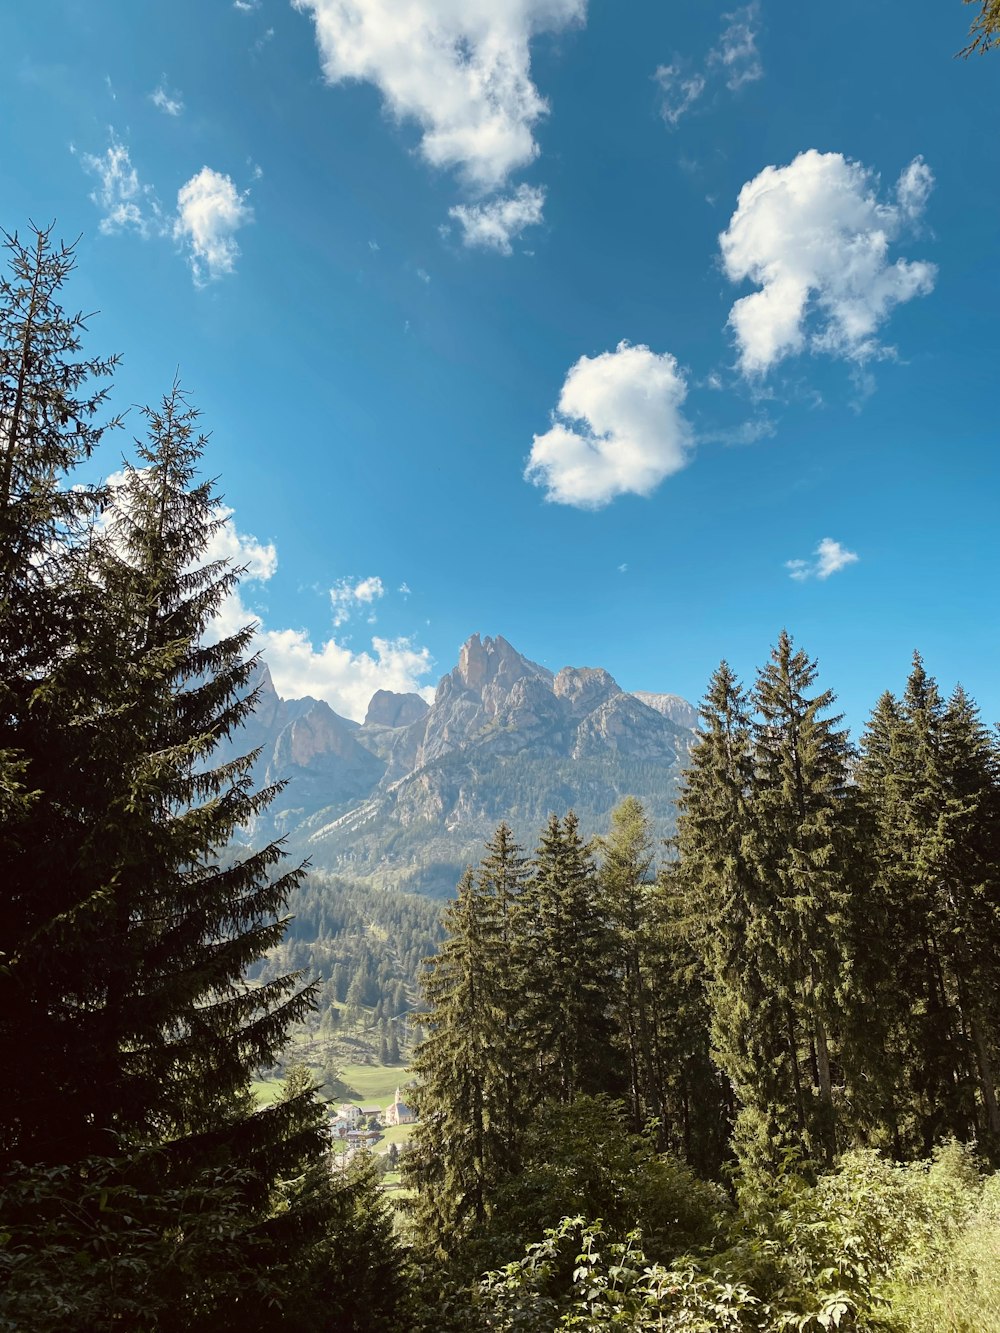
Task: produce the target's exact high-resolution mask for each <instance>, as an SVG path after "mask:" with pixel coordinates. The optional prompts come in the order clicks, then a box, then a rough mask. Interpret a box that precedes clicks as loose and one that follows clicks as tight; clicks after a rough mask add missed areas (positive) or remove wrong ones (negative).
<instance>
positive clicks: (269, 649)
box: [101, 469, 434, 721]
mask: <svg viewBox="0 0 1000 1333" xmlns="http://www.w3.org/2000/svg"><path fill="white" fill-rule="evenodd" d="M147 471H148V470H147V469H139V470H137V472H135V473H133V474H132V475H133V476H135V477H137V478H138V480H139V481H140V482H141V481H142V480H143V478H144V477H145V476H146V474H147ZM128 476H129V474H128V473H127V472H126V471H124V470H123V471H121V472H114V473H112V474H111V476H109V477H108V479H107V484H108V486H109V487H110V488H111V491H112V494H113V495H115V494H120V488H121V486H122V483H123V482H124V481H125V480H126V478H127V477H128ZM214 517H215V518H216V519H217V520H218V524H217V526H216V528H215V531H214V532H213V534H212V536H211V539H210V541H209V543H208V546H207V547H206V549H205V551H204V552H203V553H202V555H201V558H200V559H199V561H198V567H199V568H201V567H203V566H204V565H207V564H211V563H212V562H213V561H216V560H229V561H230V563H231V564H232V565H233V566H234V567H236V568H242V569H244V570H245V573H244V574H243V576H242V578H241V580H240V582H239V584H238V585H237V587H236V588H234V589H233V590H232V592H230V593H229V595H228V596H227V597H226V599H225V601H224V602H223V604H222V606H221V607H220V608H219V611H218V613H217V615H216V616H215V618H214V620H213V622H212V624H211V627H210V631H209V636H208V637H209V638H210V639H211V640H213V641H217V640H218V639H221V638H225V637H226V636H227V635H230V634H235V633H236V632H237V631H238V630H241V629H243V628H244V626H246V625H249V624H255V625H256V633H255V635H254V639H253V642H252V643H251V645H250V648H249V651H250V652H258V651H259V652H261V653H263V655H264V658H265V660H266V662H267V664H268V666H269V667H270V670H271V677H272V679H273V681H274V686H275V689H276V690H277V691H278V693H279V694H280V695H282V696H284V697H285V698H286V699H299V698H302V697H303V696H304V695H307V694H308V695H311V696H312V697H313V698H314V699H325V700H326V702H327V703H328V704H329V705H330V707H331V708H333V709H334V710H335V711H336V712H338V713H340V714H341V716H343V717H351V718H355V719H356V720H358V721H361V720H363V718H364V716H365V712H366V711H367V708H368V703H369V701H370V699H371V697H372V695H373V694H374V693H375V691H376V690H396V691H398V692H399V693H401V694H409V693H416V694H420V695H422V696H423V697H424V698H425V699H427V700H428V702H430V700H431V699H432V698H433V694H434V692H433V688H432V687H430V686H428V685H426V684H424V683H423V682H424V681H425V680H426V678H427V675H428V673H429V672H430V670H431V668H432V666H433V665H434V663H433V659H432V658H431V655H430V653H429V652H428V650H427V649H426V648H423V647H420V646H419V645H417V644H414V643H413V642H412V640H410V639H408V638H394V639H391V638H379V637H378V636H375V637H373V638H372V640H371V644H370V648H369V649H365V650H363V651H361V652H354V651H352V649H350V648H348V647H346V646H345V645H343V644H340V643H338V642H337V640H336V638H335V637H334V636H331V637H330V638H329V639H327V640H326V641H325V642H324V643H322V644H321V645H320V646H319V647H318V648H317V647H315V646H314V644H313V642H312V640H311V638H310V636H309V635H308V633H307V632H306V631H305V630H303V629H269V628H268V627H267V626H266V625H265V624H264V623H262V617H261V615H260V614H259V613H258V612H257V611H256V610H254V609H253V608H252V606H250V605H248V604H247V597H246V594H247V593H248V591H249V592H251V593H255V592H257V591H259V590H260V588H262V587H263V586H264V585H266V583H267V582H268V580H269V579H271V578H273V576H274V574H275V571H276V570H277V568H278V552H277V549H276V547H275V546H274V543H273V542H262V541H260V540H258V538H256V537H254V536H252V535H250V534H248V533H244V532H241V531H240V530H239V529H238V528H237V526H236V523H235V521H234V515H233V510H232V509H230V508H229V507H228V506H225V505H220V506H219V507H218V508H217V509H216V510H215V513H214ZM114 520H115V505H114V501H113V502H112V505H111V506H110V507H109V508H108V509H107V510H105V512H104V514H103V516H102V519H101V524H102V527H103V528H104V529H105V530H106V531H108V532H110V533H111V534H112V536H113V535H114V533H115V521H114ZM404 587H405V585H404ZM335 590H344V591H345V592H346V593H349V595H350V600H352V601H353V602H354V603H355V605H368V604H371V603H372V602H374V601H376V600H377V599H378V598H380V597H381V596H382V595H383V592H384V588H383V585H382V580H381V579H380V578H378V577H370V578H366V579H340V580H338V582H337V584H336V585H335ZM331 601H332V602H333V603H334V608H335V610H336V606H337V598H336V597H335V596H334V590H332V591H331ZM339 623H340V622H338V621H337V619H336V615H335V616H334V624H335V625H337V624H339Z"/></svg>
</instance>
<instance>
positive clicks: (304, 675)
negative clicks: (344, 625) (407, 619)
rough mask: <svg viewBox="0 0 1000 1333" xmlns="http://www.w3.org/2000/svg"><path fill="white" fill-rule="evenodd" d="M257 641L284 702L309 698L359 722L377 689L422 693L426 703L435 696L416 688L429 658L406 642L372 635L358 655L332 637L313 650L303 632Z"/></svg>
mask: <svg viewBox="0 0 1000 1333" xmlns="http://www.w3.org/2000/svg"><path fill="white" fill-rule="evenodd" d="M258 639H259V644H258V646H259V647H260V648H261V649H262V651H263V653H264V658H265V661H266V662H267V664H268V666H269V667H270V668H271V676H272V679H273V680H274V685H275V688H276V689H277V691H278V693H279V694H280V695H282V696H284V697H285V698H287V699H300V698H302V696H303V695H306V694H308V695H312V697H313V698H314V699H325V700H326V702H327V703H328V704H329V705H330V707H331V708H332V709H333V710H334V711H335V712H337V713H340V714H341V715H342V716H344V717H352V718H354V719H356V720H357V721H360V720H362V719H363V718H364V716H365V712H366V711H367V708H368V704H369V702H370V700H371V697H372V695H373V694H374V693H375V691H376V690H395V691H397V692H398V693H400V694H410V693H415V694H420V695H422V696H423V697H424V698H425V699H427V701H428V702H430V701H431V699H433V697H434V692H433V689H432V688H431V687H429V686H426V685H421V684H420V682H421V680H422V679H425V678H426V677H427V674H428V672H429V671H430V669H431V667H432V666H433V660H432V658H431V655H430V653H429V652H428V651H427V649H426V648H420V647H417V646H416V645H415V644H414V643H413V642H412V641H411V640H410V639H382V638H379V637H378V636H377V635H376V636H375V637H373V638H372V641H371V649H372V651H370V652H369V651H365V652H360V653H354V652H352V651H351V650H350V649H349V648H345V647H344V646H343V645H342V644H339V643H337V641H336V639H332V638H331V639H328V640H327V641H326V642H325V643H324V644H323V645H322V646H321V647H320V648H316V647H315V646H314V645H313V643H312V641H311V640H310V638H309V636H308V635H307V634H306V633H305V631H304V630H293V629H285V630H262V631H261V632H260V634H259V636H258Z"/></svg>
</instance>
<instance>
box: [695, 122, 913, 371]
mask: <svg viewBox="0 0 1000 1333" xmlns="http://www.w3.org/2000/svg"><path fill="white" fill-rule="evenodd" d="M932 184H933V175H932V173H931V171H930V168H929V167H928V166H927V165H926V164H925V163H924V162H923V160H922V159H921V158H915V159H914V161H913V162H911V163H910V165H909V166H908V167H907V168H906V169H905V170H904V172H903V173H902V175H901V176H900V178H899V182H898V183H897V185H896V188H895V191H894V192H893V196H892V198H891V200H890V202H888V203H884V202H882V201H880V199H879V197H878V178H877V176H876V175H875V174H874V172H872V171H871V170H869V169H868V168H867V167H865V166H862V164H861V163H859V162H852V161H850V160H849V159H848V158H845V157H844V156H843V155H842V154H841V153H820V152H818V151H817V150H816V149H814V148H811V149H809V151H808V152H805V153H800V154H799V156H798V157H797V158H795V160H794V161H793V162H792V163H790V164H789V165H788V166H785V167H775V166H768V167H765V168H764V170H763V171H762V172H761V173H760V174H759V175H758V176H755V177H754V179H753V180H751V181H748V182H747V183H746V184H745V185H744V186H743V188H742V190H741V191H740V194H739V199H738V201H737V206H736V211H735V213H734V214H733V216H732V218H731V219H730V222H729V226H728V227H727V228H726V230H725V231H724V232H723V233H722V234H721V236H720V237H719V244H720V246H721V248H722V258H723V264H724V267H725V272H726V275H727V277H729V278H730V279H731V280H732V281H733V282H743V281H746V280H747V279H749V280H750V281H751V282H753V283H755V284H756V285H757V286H758V287H759V288H760V291H757V292H754V293H752V294H751V295H750V296H744V297H742V298H741V299H740V300H738V301H737V302H736V303H735V305H734V306H733V308H732V310H731V311H730V314H729V326H730V328H731V329H732V330H733V333H734V335H735V338H736V345H737V349H738V352H739V363H740V368H741V370H742V371H743V373H744V374H746V375H754V374H763V373H765V372H766V371H768V370H770V369H771V367H772V366H774V365H776V364H777V363H778V362H779V361H780V360H782V358H784V357H786V356H789V355H791V354H793V353H795V352H801V351H803V350H805V349H807V348H808V349H809V350H811V351H816V352H825V353H828V354H829V355H831V356H838V357H844V358H846V359H848V360H851V361H854V362H864V361H866V360H869V359H871V358H873V357H876V356H885V355H889V354H891V352H890V351H889V350H888V349H886V348H884V347H883V346H882V345H881V344H880V343H879V341H878V337H877V334H878V332H879V329H880V328H881V326H882V325H883V324H884V323H885V321H886V320H887V319H888V317H889V314H890V313H891V311H892V310H893V308H894V307H895V306H897V305H899V304H901V303H902V302H904V301H909V300H911V299H912V298H913V297H915V296H923V295H925V294H926V293H927V292H929V291H931V289H932V288H933V286H934V277H935V273H936V268H935V266H934V265H933V264H930V263H926V262H923V261H913V262H911V261H909V260H905V259H897V260H896V261H895V262H894V263H893V262H890V259H889V247H890V244H891V243H892V242H893V241H895V240H897V239H898V238H899V236H900V234H901V233H902V232H903V230H904V228H905V227H906V226H907V225H908V224H912V223H913V222H914V221H915V220H916V219H917V218H918V217H919V216H920V214H921V213H922V211H923V209H924V206H925V204H926V201H927V197H928V194H929V192H930V189H931V186H932Z"/></svg>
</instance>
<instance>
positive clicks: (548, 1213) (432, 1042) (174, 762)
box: [0, 229, 1000, 1333]
mask: <svg viewBox="0 0 1000 1333" xmlns="http://www.w3.org/2000/svg"><path fill="white" fill-rule="evenodd" d="M6 251H7V269H6V272H5V274H4V276H3V277H2V278H0V662H2V671H0V733H2V734H0V1068H2V1069H3V1071H4V1073H5V1076H6V1083H7V1087H6V1089H5V1092H6V1095H5V1096H3V1097H2V1098H0V1329H2V1330H37V1331H38V1333H46V1331H51V1333H56V1331H57V1330H58V1331H63V1330H65V1331H66V1333H90V1331H93V1333H98V1331H101V1333H103V1331H104V1330H112V1329H128V1330H140V1331H142V1333H145V1331H146V1330H149V1331H153V1330H222V1331H224V1330H233V1333H235V1331H236V1330H240V1333H252V1330H269V1329H279V1330H280V1329H287V1330H291V1331H292V1333H298V1331H301V1333H312V1331H313V1330H315V1333H321V1331H322V1330H335V1331H336V1330H354V1331H356V1333H367V1331H370V1333H380V1331H384V1333H478V1331H479V1330H494V1331H500V1333H549V1331H550V1330H556V1329H577V1330H595V1331H597V1330H604V1329H630V1330H636V1331H639V1330H660V1331H661V1333H663V1331H672V1330H677V1331H678V1333H680V1330H685V1331H692V1333H694V1331H698V1330H702V1331H703V1333H711V1331H712V1330H757V1331H758V1333H786V1331H789V1330H795V1331H797V1333H814V1331H818V1330H824V1329H843V1330H857V1331H858V1333H860V1331H862V1330H886V1331H887V1333H888V1331H894V1333H907V1330H912V1331H913V1333H932V1331H937V1330H943V1331H944V1333H983V1331H987V1333H988V1331H989V1330H1000V1183H998V1177H997V1175H996V1174H995V1173H996V1169H997V1167H998V1165H1000V1104H998V1098H1000V1090H998V1087H997V1082H998V1077H1000V970H998V958H1000V741H998V737H997V734H996V732H995V731H994V730H991V729H990V727H989V726H988V725H987V724H986V723H984V721H983V720H982V719H981V718H980V716H979V713H978V711H977V708H976V705H975V702H974V701H973V700H972V699H971V698H969V697H968V696H967V694H966V693H965V692H964V691H963V690H962V689H961V688H958V689H956V690H955V691H954V692H953V693H951V694H950V695H948V696H947V697H946V696H945V695H943V694H942V693H941V691H940V690H939V688H938V686H937V684H936V682H935V680H934V678H933V676H932V675H930V674H929V673H928V670H927V668H926V667H925V665H924V663H923V661H922V660H921V658H920V657H919V656H915V657H914V659H913V662H912V664H911V666H910V669H909V675H908V677H906V678H905V680H904V681H903V682H902V684H901V686H900V687H899V689H898V693H891V692H889V691H887V692H886V693H884V694H883V695H882V696H881V697H880V698H879V699H878V701H877V702H876V703H875V706H874V708H873V710H872V712H871V715H870V717H869V718H868V721H867V723H866V725H865V726H864V730H863V733H862V734H861V736H860V739H859V741H858V742H857V743H856V744H855V743H853V742H852V739H851V737H850V735H849V732H848V730H847V728H846V727H845V726H844V725H843V720H842V718H841V717H839V716H838V714H837V712H836V700H835V696H834V694H833V692H832V691H831V690H830V689H829V688H827V686H826V685H825V683H823V682H821V679H820V674H819V667H818V665H817V663H816V662H815V661H814V660H812V659H811V658H810V657H809V655H808V654H807V653H806V652H805V651H804V650H803V649H802V648H801V647H799V646H798V645H797V644H796V643H795V642H794V640H793V639H792V637H791V636H790V635H789V634H788V633H786V632H784V631H782V632H781V633H780V634H779V635H778V638H777V641H776V643H775V645H774V647H773V648H772V649H771V650H770V654H769V656H767V659H766V661H765V662H764V665H763V666H762V667H761V668H760V670H759V671H758V672H757V675H756V679H755V680H754V681H753V682H752V683H749V684H747V683H744V682H741V681H740V680H739V679H737V677H736V676H735V675H734V673H733V672H732V671H731V669H730V668H729V666H728V665H727V664H726V663H722V665H721V666H720V667H719V668H718V670H717V671H716V672H715V674H714V676H713V677H712V679H711V680H710V682H709V683H708V687H707V690H706V693H705V696H704V700H703V703H702V706H701V710H700V718H701V721H700V730H699V734H698V739H697V742H696V744H695V746H694V749H693V751H692V753H691V757H690V763H689V766H688V768H687V770H686V772H685V774H684V777H683V780H682V784H681V794H680V798H679V802H678V817H677V832H676V836H675V837H674V838H673V839H672V840H671V841H670V843H668V844H662V843H660V842H658V841H657V840H656V839H655V838H654V836H653V834H652V832H651V828H652V825H651V821H650V818H649V816H648V814H647V811H646V809H645V808H644V806H643V804H642V803H641V802H640V801H639V800H638V799H636V798H635V797H628V798H626V799H625V800H623V801H622V802H621V804H620V805H619V806H618V808H617V809H616V810H615V812H614V815H613V817H612V819H611V821H610V824H609V826H608V827H607V829H606V830H604V832H603V833H602V835H601V836H600V837H598V838H596V839H585V838H584V837H583V836H582V834H581V831H580V825H579V822H578V819H577V816H576V814H575V813H574V812H573V811H557V812H553V813H552V814H551V816H550V817H549V819H548V822H547V823H546V825H545V826H544V827H543V828H542V829H540V830H538V829H513V828H511V827H510V826H509V825H508V823H506V822H501V823H500V824H499V826H498V827H497V829H496V831H495V834H494V835H493V837H492V838H491V839H490V841H489V842H488V844H487V845H486V846H485V847H484V849H483V854H482V857H481V860H480V861H479V863H478V864H477V865H474V866H470V867H469V868H468V869H467V870H466V872H465V873H464V874H463V876H462V877H461V880H460V882H459V883H458V885H457V887H456V891H455V895H454V897H453V898H452V899H451V900H450V901H449V903H448V904H447V906H446V907H445V908H444V909H443V912H442V910H441V908H440V905H439V904H436V903H433V902H429V901H427V900H424V899H421V898H418V897H416V896H413V895H409V894H404V893H400V892H394V891H392V890H377V891H375V890H371V889H362V888H360V887H358V886H357V885H352V884H350V883H349V882H347V881H342V880H338V879H336V878H334V877H332V876H329V875H321V874H318V873H311V872H310V871H309V868H308V866H307V865H305V864H295V863H294V862H292V861H291V860H290V859H289V858H288V857H287V856H286V855H285V852H284V849H283V847H282V845H281V843H280V842H271V843H267V844H265V845H262V846H253V845H250V846H248V845H247V844H246V842H245V839H242V838H241V837H239V836H238V835H239V834H240V833H241V831H243V830H245V829H246V828H247V827H248V826H250V825H251V824H252V823H253V821H254V819H255V817H256V815H258V814H259V813H260V812H261V811H263V810H265V809H266V807H267V804H268V802H269V801H270V800H271V799H272V798H273V796H274V795H275V789H274V788H273V787H272V788H267V787H265V788H264V789H262V790H258V789H255V787H254V785H253V782H252V780H251V770H252V767H253V763H254V758H255V756H254V755H253V754H252V753H250V754H246V755H244V756H242V757H238V758H227V759H226V760H225V761H224V762H223V761H220V760H219V758H218V747H219V743H220V741H222V740H223V739H228V741H229V742H231V743H234V744H235V745H236V747H237V750H238V747H239V736H240V725H241V722H242V721H243V720H245V719H246V718H247V716H248V715H249V712H250V711H251V710H252V708H253V706H254V688H253V680H254V678H255V670H256V667H257V659H256V658H255V657H254V655H253V652H252V641H253V627H252V626H249V627H246V628H243V629H240V630H237V631H236V632H234V633H228V634H221V635H220V633H219V630H218V623H219V622H218V613H219V611H220V608H222V606H223V605H224V603H225V600H226V598H227V596H228V595H229V593H230V592H231V591H232V590H233V588H234V587H235V586H236V584H237V582H238V580H239V577H240V572H241V571H240V570H239V569H236V568H232V567H231V566H230V565H229V564H228V563H227V562H226V561H224V560H222V561H216V560H212V559H208V557H207V553H208V552H209V551H210V546H211V542H212V538H213V534H214V533H215V532H216V531H217V529H218V525H219V524H220V523H221V522H222V521H223V520H222V518H221V517H220V496H219V494H218V492H217V491H216V489H215V486H214V483H212V482H211V481H209V480H206V479H205V477H204V476H203V473H202V468H203V466H205V459H204V454H205V448H206V440H205V437H204V435H203V434H202V433H201V430H200V424H199V417H198V412H197V410H196V408H195V407H194V406H193V405H192V404H191V403H190V402H189V401H188V399H187V397H186V396H185V393H184V391H183V389H182V387H181V385H180V384H179V383H176V382H175V383H174V384H172V385H170V386H168V387H167V389H166V392H165V394H164V396H163V397H162V398H161V399H160V400H159V401H157V402H155V403H154V404H153V405H152V406H150V407H148V408H145V409H143V410H142V412H141V414H138V415H136V414H133V415H131V416H130V417H129V418H128V421H127V423H126V422H124V421H123V420H122V419H121V418H119V417H116V416H115V415H114V414H113V413H112V411H111V398H110V393H111V389H112V387H113V376H114V371H115V367H116V364H117V360H116V358H115V357H114V356H105V357H95V356H94V355H92V353H91V351H90V344H91V333H90V331H89V330H88V329H87V328H86V326H85V323H84V320H83V319H82V317H81V316H79V315H74V314H72V313H69V312H68V310H67V309H66V308H65V307H64V305H63V301H64V299H65V296H64V289H65V287H66V284H67V282H68V281H69V279H70V275H71V273H72V270H73V263H74V260H73V252H72V247H66V246H63V245H62V244H60V243H58V242H57V241H56V240H55V238H54V234H53V232H52V231H51V230H39V229H32V230H30V231H29V232H28V233H27V234H26V236H25V237H24V238H23V239H22V238H21V237H18V236H12V237H8V238H7V246H6ZM126 424H127V425H128V426H129V428H130V430H131V429H134V428H135V427H136V426H137V425H138V427H139V428H140V429H139V431H138V438H136V439H135V440H134V443H133V445H132V450H133V453H132V457H131V458H130V459H128V460H127V461H126V463H125V467H124V471H123V472H122V473H121V474H120V475H119V477H118V478H117V479H116V481H115V483H114V484H113V485H103V484H102V485H97V484H89V483H82V482H80V481H79V480H78V470H79V469H80V468H81V467H82V466H83V465H84V464H85V463H86V462H87V460H88V459H89V458H90V457H91V456H92V455H93V454H94V452H95V450H97V448H98V446H99V445H101V443H102V441H104V440H105V437H106V436H107V437H109V438H113V433H114V432H115V431H116V430H118V429H119V428H122V427H123V426H124V425H126ZM209 470H210V469H209ZM904 669H905V666H904ZM902 674H903V673H902V672H901V675H902ZM230 749H231V746H230V747H229V748H227V750H226V753H227V754H229V752H230ZM362 1056H363V1058H365V1059H371V1060H376V1061H380V1062H381V1063H383V1064H387V1065H396V1064H398V1065H399V1068H400V1078H401V1080H404V1081H409V1088H408V1092H407V1100H408V1101H409V1102H410V1103H411V1104H412V1106H413V1108H414V1110H415V1112H416V1114H417V1121H416V1124H415V1125H414V1127H413V1133H412V1136H411V1138H410V1140H409V1143H408V1145H407V1146H406V1148H405V1149H404V1150H403V1151H402V1152H401V1153H400V1154H399V1157H400V1167H401V1171H402V1177H403V1183H404V1186H405V1189H404V1191H402V1198H401V1199H400V1201H399V1202H398V1203H393V1202H391V1201H390V1199H389V1196H388V1195H387V1193H386V1191H385V1190H384V1189H383V1188H382V1186H381V1183H380V1176H379V1171H378V1169H377V1166H376V1163H375V1161H374V1159H373V1158H372V1157H370V1156H368V1155H366V1154H365V1153H359V1154H357V1155H356V1156H355V1157H353V1158H352V1159H351V1161H350V1163H349V1164H348V1165H346V1166H344V1165H343V1164H341V1165H337V1164H336V1163H335V1162H334V1159H333V1156H332V1155H331V1152H330V1141H329V1134H328V1128H327V1121H328V1114H327V1106H326V1103H327V1101H328V1100H329V1099H330V1098H331V1097H334V1096H336V1095H337V1093H338V1084H337V1074H338V1065H339V1064H343V1063H350V1062H351V1061H352V1060H356V1059H358V1058H361V1057H362ZM267 1075H278V1076H280V1077H281V1079H282V1083H281V1088H280V1091H279V1094H278V1095H277V1096H276V1097H275V1098H274V1099H273V1100H272V1102H271V1103H270V1104H269V1105H266V1106H262V1105H260V1104H259V1102H258V1100H257V1099H256V1097H255V1094H254V1084H255V1082H257V1081H258V1080H259V1079H260V1078H262V1077H264V1076H267Z"/></svg>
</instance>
